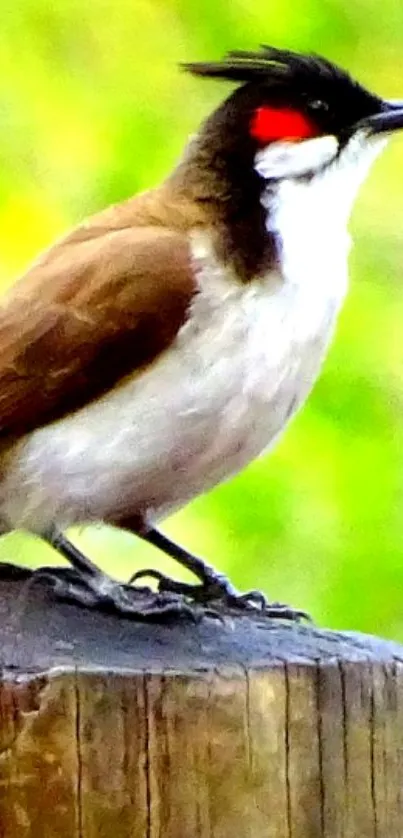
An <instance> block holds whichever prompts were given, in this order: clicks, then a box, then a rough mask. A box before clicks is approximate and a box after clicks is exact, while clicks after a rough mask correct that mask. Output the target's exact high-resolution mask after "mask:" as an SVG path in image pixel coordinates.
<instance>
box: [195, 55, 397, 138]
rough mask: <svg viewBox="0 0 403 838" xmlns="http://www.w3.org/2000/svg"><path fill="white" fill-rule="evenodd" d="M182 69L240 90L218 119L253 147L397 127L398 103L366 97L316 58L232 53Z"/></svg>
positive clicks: (338, 70) (329, 64) (358, 87)
mask: <svg viewBox="0 0 403 838" xmlns="http://www.w3.org/2000/svg"><path fill="white" fill-rule="evenodd" d="M184 66H185V69H187V70H188V71H190V72H191V73H193V74H195V75H198V76H204V77H208V78H216V79H222V80H226V81H230V82H235V83H237V84H238V85H239V84H240V85H241V87H239V88H238V89H237V90H236V91H235V92H234V93H233V94H232V96H230V97H229V99H227V101H226V102H225V103H224V105H223V106H222V116H224V115H225V116H226V117H227V119H229V121H230V122H232V120H231V116H232V117H233V118H234V119H237V120H238V127H239V129H240V130H241V131H242V132H243V135H244V137H245V140H246V139H247V138H251V139H252V140H255V141H256V142H257V144H259V143H260V144H262V145H263V144H265V143H267V142H270V141H273V140H281V139H286V138H287V137H289V138H290V139H304V138H306V137H308V136H311V137H312V136H320V135H322V134H333V135H335V136H337V137H338V138H339V139H340V140H342V141H343V140H344V139H345V138H348V137H349V136H351V134H352V133H354V131H355V130H356V128H357V126H361V125H362V126H364V125H365V126H368V129H369V128H371V130H373V131H374V132H375V131H376V132H380V131H384V130H395V128H400V127H402V126H403V110H402V105H401V103H396V104H394V103H389V102H386V101H385V100H383V99H381V98H380V97H379V96H376V95H375V94H373V93H370V92H369V91H368V90H366V89H365V88H364V87H363V86H362V85H360V84H359V83H358V82H356V81H355V80H354V79H353V78H352V77H351V76H350V75H349V74H348V73H347V72H346V71H345V70H342V69H341V68H340V67H337V66H336V65H335V64H333V63H332V62H330V61H328V60H327V59H325V58H321V57H319V56H317V55H301V54H299V53H296V52H291V51H289V50H279V49H276V48H274V47H268V46H262V47H261V50H260V52H244V51H233V52H229V53H228V55H227V56H226V57H225V58H224V59H223V60H222V61H219V62H206V63H204V62H201V63H192V64H185V65H184ZM265 109H266V110H267V113H266V114H265ZM220 110H221V109H219V111H218V112H217V115H219V113H220ZM391 111H392V112H393V117H392V116H391V115H390V114H391ZM397 111H398V112H399V116H397V115H396V114H397ZM386 114H387V116H386ZM228 127H230V126H228ZM287 131H289V132H290V133H289V134H288V135H287ZM284 132H285V133H284Z"/></svg>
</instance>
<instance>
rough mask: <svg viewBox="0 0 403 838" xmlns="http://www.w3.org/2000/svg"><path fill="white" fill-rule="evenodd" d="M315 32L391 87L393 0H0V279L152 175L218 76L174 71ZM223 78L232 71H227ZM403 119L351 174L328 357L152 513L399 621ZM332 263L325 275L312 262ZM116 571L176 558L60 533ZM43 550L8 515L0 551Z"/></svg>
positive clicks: (296, 600)
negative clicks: (239, 465) (186, 501)
mask: <svg viewBox="0 0 403 838" xmlns="http://www.w3.org/2000/svg"><path fill="white" fill-rule="evenodd" d="M262 41H263V42H266V43H272V44H275V45H277V46H288V47H291V48H296V49H301V50H311V51H316V52H322V53H323V54H325V55H327V56H328V57H330V58H332V59H334V60H336V61H338V62H339V63H341V64H343V65H345V66H346V67H348V68H349V69H350V70H351V72H353V73H355V74H356V75H358V77H359V78H360V80H361V81H363V82H364V83H366V84H367V85H369V86H371V87H372V88H374V89H375V90H376V91H377V92H379V93H382V94H384V95H387V96H391V97H399V95H400V96H402V97H403V58H402V44H403V4H402V3H401V0H383V3H382V4H381V6H380V4H379V1H378V0H365V2H364V0H349V2H348V4H346V2H345V0H271V2H270V3H269V2H267V0H219V2H217V0H216V2H213V0H190V2H189V0H130V2H129V0H118V2H117V3H116V2H115V3H113V2H111V0H109V2H104V1H103V0H52V2H49V1H48V0H19V2H8V0H3V3H2V12H1V28H0V282H1V284H2V287H3V288H6V287H7V286H8V285H9V283H10V282H12V281H13V279H15V278H16V277H17V276H18V275H19V274H20V273H21V272H22V271H23V270H24V268H25V267H26V266H27V265H28V264H29V262H30V260H31V259H32V258H33V257H35V255H36V254H37V253H38V251H39V250H40V249H41V248H43V247H45V246H46V245H47V244H49V243H50V242H51V241H52V240H53V239H54V238H55V237H56V236H59V235H60V234H61V233H63V231H65V230H66V229H67V228H68V227H69V226H71V225H72V224H74V223H75V222H77V221H78V220H79V219H81V218H82V217H83V216H84V215H87V214H89V213H91V212H93V211H95V210H98V209H100V208H101V207H103V206H104V205H105V204H108V203H110V202H114V201H119V200H121V199H123V198H126V197H127V196H129V195H131V194H132V193H134V192H136V191H137V190H139V189H143V188H145V187H147V186H151V185H153V184H155V183H158V181H159V180H160V179H161V178H162V177H163V176H164V174H165V173H166V172H167V171H168V170H169V169H170V167H171V166H172V165H173V164H174V162H175V160H176V159H177V157H178V155H179V154H180V152H181V149H182V147H183V144H184V142H185V140H186V137H187V135H188V134H189V133H191V132H193V131H195V129H196V128H197V125H198V123H199V121H200V119H201V118H203V116H205V115H206V114H207V113H208V112H209V110H210V109H211V108H212V107H214V105H215V104H216V103H218V102H219V101H220V99H221V97H223V96H224V95H225V93H226V91H227V88H226V86H225V85H219V84H217V83H213V82H207V81H202V80H196V79H192V78H191V77H188V76H186V75H185V74H184V73H181V72H179V71H178V68H177V63H178V62H179V61H183V60H192V59H207V58H209V59H211V58H217V57H220V56H221V55H222V53H223V52H225V50H227V49H229V48H235V47H237V48H242V47H244V48H254V47H256V46H257V45H258V44H259V43H260V42H262ZM228 89H229V88H228ZM402 163H403V136H402V137H401V138H396V139H394V140H393V142H392V143H391V144H390V147H389V148H388V150H387V151H386V153H385V154H384V156H383V157H382V158H381V159H380V160H379V162H378V163H377V164H376V167H375V168H374V170H373V172H372V174H371V176H370V178H369V179H368V182H367V183H366V184H365V187H364V188H363V189H362V191H361V194H360V197H359V200H358V201H357V203H356V206H355V211H354V215H353V219H352V224H351V228H352V232H353V234H354V240H355V247H354V250H353V253H352V257H351V260H350V266H351V270H350V273H351V280H352V281H351V291H350V295H349V298H348V301H347V304H346V306H345V308H344V311H343V313H342V316H341V318H340V322H339V328H338V331H337V336H336V340H335V342H334V344H333V348H332V350H331V352H330V356H329V358H328V360H327V362H326V365H325V368H324V372H323V375H322V377H321V379H320V382H319V383H318V385H317V386H316V388H315V390H314V393H313V395H312V397H311V399H310V400H309V403H308V405H307V406H306V407H305V408H304V410H303V411H302V412H301V413H300V414H299V415H298V417H297V419H296V420H295V421H294V423H293V424H292V425H291V427H290V428H289V429H288V431H287V433H286V434H285V436H284V437H283V439H282V441H281V442H280V444H279V445H278V447H277V448H276V451H275V453H274V454H272V455H271V456H270V457H265V458H263V459H261V460H259V461H257V462H256V463H254V464H252V465H251V466H250V467H249V468H248V469H247V470H246V471H245V472H244V473H243V474H242V475H240V476H239V477H237V478H236V479H234V480H233V481H232V482H230V483H228V484H226V485H224V486H221V487H219V488H217V489H216V490H215V491H214V492H212V493H211V494H210V495H209V496H208V497H204V498H200V499H199V500H197V501H196V502H194V503H193V504H192V505H190V506H189V507H188V508H187V509H186V510H184V511H182V512H181V513H180V514H178V515H176V516H175V517H174V518H172V519H171V520H170V521H169V522H167V523H166V525H165V529H166V531H167V532H168V533H170V534H171V535H174V536H175V537H177V538H178V539H180V540H181V541H182V542H183V543H184V544H185V545H187V546H188V547H190V548H192V549H193V550H195V551H198V552H201V553H203V554H205V555H206V556H207V557H208V558H209V559H210V560H211V561H213V562H215V563H217V564H218V565H219V566H220V568H221V569H223V570H225V571H227V572H229V573H230V574H231V576H232V578H233V580H234V582H235V583H236V584H237V585H238V586H239V587H240V588H243V589H246V588H248V587H260V588H262V589H264V590H265V591H266V592H267V593H268V594H269V595H270V596H271V597H273V598H275V599H278V600H282V601H286V602H290V603H292V604H294V605H297V606H299V607H303V608H305V609H307V610H308V611H309V612H311V614H312V615H313V616H314V617H315V619H316V620H317V621H318V622H320V623H322V624H325V625H328V626H333V627H344V628H355V629H361V630H365V631H371V632H375V633H380V634H383V635H387V636H392V637H396V638H400V639H401V640H403V520H402V516H403V412H402V404H403V336H402V326H401V324H402V322H403V287H402V280H403V270H402V268H403V257H402V243H403V166H402ZM325 280H326V278H325V277H324V281H325ZM74 536H75V538H77V541H78V542H79V543H80V545H81V546H82V547H83V548H84V549H86V550H87V551H88V552H89V553H90V554H91V556H92V557H93V558H96V559H97V560H99V562H100V563H101V564H102V565H103V566H104V567H105V568H107V569H108V570H109V571H110V572H112V573H115V574H117V575H120V576H123V577H126V576H128V575H129V574H130V573H131V572H132V571H133V570H135V569H136V568H138V567H140V566H141V564H143V563H144V562H147V564H150V563H151V564H154V565H156V566H158V567H161V568H163V569H165V570H166V569H168V570H170V571H174V572H176V571H177V568H176V567H175V566H173V565H169V564H168V562H167V561H166V560H165V559H164V558H163V557H161V556H159V555H158V554H157V553H156V552H155V551H153V550H151V549H150V550H149V549H148V548H146V547H145V546H144V545H139V544H138V542H137V541H136V539H135V538H133V537H131V536H129V535H127V534H124V533H118V532H117V531H113V530H111V529H106V528H95V527H92V528H88V529H86V530H85V531H84V530H82V531H80V532H78V533H74ZM7 559H10V560H14V561H21V562H34V563H40V562H44V561H46V562H51V561H57V560H58V558H57V556H56V557H55V555H54V554H53V553H52V551H51V550H50V548H47V547H45V546H44V545H42V544H40V543H39V542H37V541H35V540H34V539H33V538H32V537H28V536H24V535H21V534H20V533H17V534H13V535H10V536H7V537H6V538H4V539H3V540H2V542H1V544H0V560H7Z"/></svg>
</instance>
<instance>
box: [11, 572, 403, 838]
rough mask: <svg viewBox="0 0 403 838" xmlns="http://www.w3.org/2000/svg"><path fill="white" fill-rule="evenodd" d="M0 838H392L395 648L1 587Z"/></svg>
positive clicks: (399, 668)
mask: <svg viewBox="0 0 403 838" xmlns="http://www.w3.org/2000/svg"><path fill="white" fill-rule="evenodd" d="M0 613H1V627H0V649H1V652H0V655H1V666H2V677H1V683H0V836H1V838H56V836H57V838H74V836H76V838H110V836H114V838H160V836H161V838H193V836H195V838H196V836H197V838H230V836H231V838H367V836H368V838H397V837H398V836H401V835H403V648H402V647H401V646H398V645H397V644H395V643H392V642H386V641H382V640H378V639H376V638H373V637H368V636H364V635H358V634H354V633H347V632H346V633H336V632H330V631H320V630H318V629H317V628H314V627H312V626H307V625H300V626H293V625H289V624H282V623H279V622H274V621H262V620H261V619H255V620H251V619H247V618H244V617H243V618H235V619H234V618H231V619H230V618H228V620H226V621H225V623H224V624H221V623H220V622H217V621H216V620H213V619H211V618H205V619H203V620H202V621H201V622H200V623H198V624H195V625H193V624H191V623H189V622H187V621H177V622H174V623H172V624H170V625H165V626H161V625H144V624H139V623H134V622H131V621H130V620H126V619H119V618H117V617H116V616H114V615H108V614H101V613H96V612H90V611H84V610H81V609H79V608H75V607H74V606H72V605H68V604H61V603H55V600H54V598H53V595H52V593H51V592H50V591H49V589H47V588H46V587H45V586H44V585H43V584H36V585H35V586H32V585H28V586H27V584H26V580H24V578H19V577H18V574H17V575H15V577H14V578H12V577H11V578H10V579H8V580H5V579H3V580H1V581H0Z"/></svg>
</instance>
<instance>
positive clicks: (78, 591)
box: [32, 567, 202, 622]
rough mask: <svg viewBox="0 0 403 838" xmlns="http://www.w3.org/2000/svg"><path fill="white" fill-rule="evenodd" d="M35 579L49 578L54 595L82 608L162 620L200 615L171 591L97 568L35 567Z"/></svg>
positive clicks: (192, 617) (196, 617)
mask: <svg viewBox="0 0 403 838" xmlns="http://www.w3.org/2000/svg"><path fill="white" fill-rule="evenodd" d="M35 580H38V581H41V580H43V581H45V582H49V583H50V584H51V585H52V587H53V590H54V593H55V595H56V597H57V598H58V599H61V600H65V601H66V600H67V601H69V602H73V603H75V604H77V605H80V606H83V607H85V608H97V609H99V610H102V611H109V612H111V611H114V612H116V613H118V614H122V615H124V616H125V617H129V618H131V619H135V620H141V621H146V620H148V621H154V622H158V621H161V622H164V621H169V620H170V619H172V618H175V617H187V618H190V619H191V620H192V621H196V620H197V619H200V617H201V616H202V613H201V610H200V608H197V607H196V606H195V605H193V604H191V603H189V602H188V601H187V600H186V599H185V598H184V597H183V596H181V595H179V594H177V593H176V592H175V591H168V590H166V591H164V590H161V591H158V592H155V591H153V590H152V589H151V588H148V587H139V586H137V587H134V586H132V585H127V584H125V583H120V582H117V581H115V580H114V579H112V578H111V577H110V576H108V575H107V574H105V573H102V572H101V571H99V572H98V573H96V574H88V575H87V574H84V573H81V572H79V571H77V570H76V569H75V568H69V567H66V568H65V567H47V568H39V569H38V570H36V571H34V572H33V574H32V581H35Z"/></svg>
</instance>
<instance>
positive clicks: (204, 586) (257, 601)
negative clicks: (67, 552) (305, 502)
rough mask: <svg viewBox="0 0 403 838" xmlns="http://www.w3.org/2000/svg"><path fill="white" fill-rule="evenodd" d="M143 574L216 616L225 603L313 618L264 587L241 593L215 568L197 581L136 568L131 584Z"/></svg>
mask: <svg viewBox="0 0 403 838" xmlns="http://www.w3.org/2000/svg"><path fill="white" fill-rule="evenodd" d="M144 577H149V578H151V579H155V580H156V581H157V591H158V593H160V594H163V593H171V594H176V595H178V596H181V597H184V598H185V600H187V601H188V602H189V603H195V604H198V605H202V606H210V607H211V611H212V612H214V613H215V614H216V615H217V616H218V615H219V614H220V611H219V607H220V606H224V607H225V608H228V609H234V610H238V611H242V612H249V613H254V614H261V615H262V616H264V617H269V618H272V619H282V620H291V621H294V622H299V621H300V620H304V619H305V620H310V619H311V618H310V617H309V615H308V614H306V612H305V611H299V610H297V609H295V608H292V607H291V606H289V605H283V604H282V603H280V602H269V601H268V599H267V597H266V596H265V595H264V594H263V593H262V592H261V591H248V592H247V593H240V592H239V591H237V589H236V588H234V586H233V585H232V583H231V582H230V580H229V579H228V578H227V577H226V576H224V575H223V574H220V573H217V572H216V571H214V570H213V569H211V572H210V573H208V574H206V576H205V578H204V579H203V580H202V582H201V583H199V584H197V585H191V584H189V583H186V582H178V581H177V580H175V579H171V578H170V577H169V576H166V575H165V574H163V573H160V571H158V570H154V569H152V568H150V569H147V570H139V571H137V573H135V574H133V576H132V577H131V578H130V580H129V584H133V583H136V582H137V581H138V580H139V579H142V578H144Z"/></svg>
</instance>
